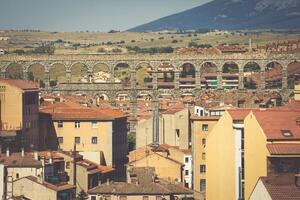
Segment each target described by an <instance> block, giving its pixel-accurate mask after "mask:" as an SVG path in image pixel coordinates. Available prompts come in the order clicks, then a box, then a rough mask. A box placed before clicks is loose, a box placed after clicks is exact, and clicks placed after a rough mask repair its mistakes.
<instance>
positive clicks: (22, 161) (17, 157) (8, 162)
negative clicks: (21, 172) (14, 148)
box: [0, 153, 42, 168]
mask: <svg viewBox="0 0 300 200" xmlns="http://www.w3.org/2000/svg"><path fill="white" fill-rule="evenodd" d="M0 164H4V165H5V166H7V167H35V168H41V167H42V162H41V161H38V160H35V159H34V156H33V154H32V153H25V155H24V156H22V155H21V153H13V154H11V155H10V156H9V157H6V154H0Z"/></svg>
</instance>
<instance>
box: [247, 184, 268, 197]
mask: <svg viewBox="0 0 300 200" xmlns="http://www.w3.org/2000/svg"><path fill="white" fill-rule="evenodd" d="M249 200H272V198H271V196H270V194H269V192H268V190H267V188H266V187H265V185H264V184H263V182H262V181H261V180H258V182H257V184H256V186H255V188H254V190H253V192H252V193H251V195H250V197H249Z"/></svg>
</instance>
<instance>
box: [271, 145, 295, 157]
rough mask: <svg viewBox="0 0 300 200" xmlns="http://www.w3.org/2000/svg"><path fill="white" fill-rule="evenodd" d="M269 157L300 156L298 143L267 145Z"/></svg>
mask: <svg viewBox="0 0 300 200" xmlns="http://www.w3.org/2000/svg"><path fill="white" fill-rule="evenodd" d="M267 148H268V150H269V152H270V154H271V155H300V143H299V144H295V143H290V144H288V143H274V144H267Z"/></svg>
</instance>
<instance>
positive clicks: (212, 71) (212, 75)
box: [200, 61, 218, 89]
mask: <svg viewBox="0 0 300 200" xmlns="http://www.w3.org/2000/svg"><path fill="white" fill-rule="evenodd" d="M217 72H218V65H217V64H216V63H215V62H211V61H205V62H204V63H202V65H201V67H200V80H201V87H202V88H205V89H217V87H218V78H217Z"/></svg>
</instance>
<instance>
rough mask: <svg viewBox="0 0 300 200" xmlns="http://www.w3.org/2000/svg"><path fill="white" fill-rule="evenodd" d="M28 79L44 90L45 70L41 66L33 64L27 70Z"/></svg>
mask: <svg viewBox="0 0 300 200" xmlns="http://www.w3.org/2000/svg"><path fill="white" fill-rule="evenodd" d="M28 79H29V80H31V81H34V82H37V83H39V84H40V87H42V88H44V87H45V83H44V79H45V68H44V66H43V65H41V64H38V63H35V64H32V65H30V66H29V68H28Z"/></svg>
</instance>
